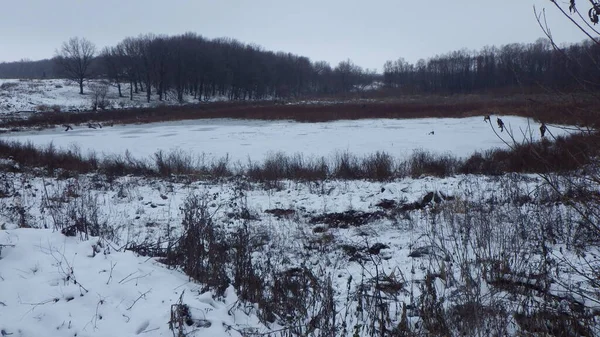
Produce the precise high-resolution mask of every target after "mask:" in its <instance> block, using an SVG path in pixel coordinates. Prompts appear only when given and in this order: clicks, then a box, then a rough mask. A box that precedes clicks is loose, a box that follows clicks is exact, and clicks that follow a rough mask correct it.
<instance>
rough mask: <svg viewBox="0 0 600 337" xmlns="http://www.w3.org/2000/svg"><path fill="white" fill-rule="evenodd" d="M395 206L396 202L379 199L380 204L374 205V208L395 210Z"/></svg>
mask: <svg viewBox="0 0 600 337" xmlns="http://www.w3.org/2000/svg"><path fill="white" fill-rule="evenodd" d="M396 205H397V203H396V201H395V200H390V199H381V201H380V202H378V203H377V204H375V206H377V207H379V208H383V209H388V210H389V209H393V208H396Z"/></svg>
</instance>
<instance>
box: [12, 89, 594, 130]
mask: <svg viewBox="0 0 600 337" xmlns="http://www.w3.org/2000/svg"><path fill="white" fill-rule="evenodd" d="M578 101H579V102H581V103H577V104H575V103H573V101H564V100H558V99H556V98H551V97H550V98H549V97H547V96H540V95H517V96H485V95H455V96H448V97H446V96H405V97H398V98H389V97H388V98H386V99H381V100H353V101H345V102H338V103H330V102H327V101H314V102H313V103H311V104H307V103H298V104H296V103H293V104H289V103H288V104H282V102H279V101H263V102H217V103H207V104H197V105H187V106H160V107H155V108H144V109H129V110H110V111H100V112H78V113H66V112H63V113H61V112H47V113H43V114H36V115H34V116H32V117H31V118H29V119H26V120H5V121H3V122H0V127H5V128H16V127H51V126H54V125H62V124H82V123H88V122H107V121H109V122H114V123H121V124H131V123H151V122H162V121H174V120H184V119H205V118H237V119H261V120H282V119H283V120H295V121H299V122H324V121H333V120H341V119H365V118H425V117H429V118H443V117H446V118H460V117H471V116H481V115H486V114H500V115H518V116H524V117H532V118H535V119H537V120H543V121H545V122H546V123H561V124H581V125H596V124H598V121H599V120H600V118H598V114H597V112H596V107H595V105H593V102H591V101H590V100H589V99H586V98H585V97H583V98H581V97H578Z"/></svg>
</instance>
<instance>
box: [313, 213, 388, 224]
mask: <svg viewBox="0 0 600 337" xmlns="http://www.w3.org/2000/svg"><path fill="white" fill-rule="evenodd" d="M384 217H385V213H384V212H382V211H376V212H360V211H354V210H350V211H346V212H341V213H325V214H323V215H317V216H315V217H312V218H311V219H310V220H309V223H310V224H326V225H327V226H328V227H329V228H349V227H359V226H362V225H365V224H368V223H370V222H373V221H376V220H379V219H382V218H384Z"/></svg>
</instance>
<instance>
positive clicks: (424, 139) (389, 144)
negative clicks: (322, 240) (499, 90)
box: [1, 116, 568, 163]
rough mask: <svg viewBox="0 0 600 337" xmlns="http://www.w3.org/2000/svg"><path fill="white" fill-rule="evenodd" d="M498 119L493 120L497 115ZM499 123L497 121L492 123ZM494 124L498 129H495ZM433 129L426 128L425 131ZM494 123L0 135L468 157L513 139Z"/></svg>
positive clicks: (141, 149) (169, 126)
mask: <svg viewBox="0 0 600 337" xmlns="http://www.w3.org/2000/svg"><path fill="white" fill-rule="evenodd" d="M502 118H503V120H504V123H505V124H506V127H507V130H509V131H510V132H511V135H512V136H514V138H515V141H517V142H521V141H523V140H524V139H529V140H533V141H536V140H539V137H540V135H539V132H538V131H537V128H538V127H539V125H537V124H535V123H533V122H532V121H531V120H529V119H526V118H521V117H514V116H503V117H502ZM494 123H495V121H494ZM493 127H494V128H496V126H495V124H494V125H493ZM548 129H549V132H550V133H552V134H553V135H555V136H557V135H562V134H565V133H567V132H568V131H566V130H564V129H563V128H562V127H560V126H548ZM496 130H497V128H496ZM432 131H433V132H434V134H429V133H430V132H432ZM497 133H498V136H497V135H496V134H495V133H494V131H493V130H492V129H491V126H490V124H489V123H485V122H483V119H482V118H480V117H471V118H439V119H436V118H423V119H404V120H402V119H364V120H340V121H333V122H324V123H299V122H293V121H262V120H232V119H203V120H186V121H176V122H164V123H152V124H139V125H115V126H114V127H104V128H102V129H90V128H87V127H86V126H84V125H82V126H75V127H74V129H73V130H71V131H68V132H65V131H64V129H63V128H60V127H59V128H55V129H47V130H42V131H25V132H17V133H5V134H3V135H2V136H1V137H2V138H4V139H10V140H17V141H31V142H32V143H34V144H36V145H41V146H42V145H47V144H48V143H50V142H52V143H53V144H54V145H55V146H58V147H62V148H69V147H71V146H73V145H77V147H78V148H79V149H81V150H83V151H90V150H91V151H95V152H96V153H104V154H123V153H124V152H125V151H126V150H129V151H130V152H131V153H132V154H133V155H134V157H137V158H147V157H149V156H152V155H153V154H154V153H155V152H156V151H157V150H164V151H170V150H177V149H179V150H183V151H184V152H188V153H191V154H194V155H196V156H202V157H203V158H205V159H218V158H223V157H225V156H228V157H229V159H230V160H232V161H233V162H236V161H240V162H242V163H245V162H247V161H248V159H251V160H255V161H260V160H262V159H264V158H265V156H266V155H268V154H269V153H274V152H283V153H285V154H288V155H291V154H295V153H301V154H303V155H304V156H306V157H312V156H318V157H321V156H324V157H326V158H327V157H330V156H333V155H335V154H336V153H340V152H349V153H351V154H355V155H359V156H362V155H367V154H372V153H375V152H376V151H385V152H387V153H388V154H390V155H392V156H394V157H397V158H400V159H402V158H406V157H407V156H408V155H410V154H411V153H412V152H413V151H414V150H415V149H423V150H428V151H431V152H434V153H450V154H452V155H455V156H459V157H467V156H469V155H471V154H472V153H473V152H474V151H483V150H487V149H491V148H497V147H503V148H505V147H506V144H505V143H504V142H509V143H512V140H511V139H510V137H509V136H508V132H507V131H505V132H499V131H497Z"/></svg>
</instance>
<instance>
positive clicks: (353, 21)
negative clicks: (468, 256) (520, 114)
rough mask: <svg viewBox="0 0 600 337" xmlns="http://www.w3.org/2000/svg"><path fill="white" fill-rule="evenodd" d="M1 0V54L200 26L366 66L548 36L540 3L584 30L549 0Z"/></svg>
mask: <svg viewBox="0 0 600 337" xmlns="http://www.w3.org/2000/svg"><path fill="white" fill-rule="evenodd" d="M564 1H565V2H566V0H564ZM2 2H3V3H2V7H1V8H0V9H1V11H0V61H16V60H20V59H23V58H28V59H32V60H37V59H43V58H49V57H52V56H53V55H54V51H55V50H56V49H57V48H58V47H59V46H60V44H61V43H62V42H63V41H66V40H67V39H69V38H70V37H73V36H81V37H85V38H87V39H89V40H91V41H92V42H94V43H95V44H96V45H97V46H98V47H99V48H102V47H104V46H112V45H115V44H116V43H118V42H119V41H121V40H122V39H123V38H125V37H127V36H137V35H139V34H145V33H155V34H169V35H173V34H181V33H185V32H196V33H199V34H201V35H203V36H205V37H208V38H216V37H231V38H235V39H237V40H240V41H241V42H245V43H254V44H258V45H261V46H263V47H264V48H266V49H269V50H275V51H279V50H281V51H286V52H292V53H295V54H300V55H304V56H308V57H310V58H311V60H313V61H319V60H324V61H328V62H330V63H331V64H332V66H335V65H336V64H337V63H338V62H339V61H342V60H345V59H348V58H350V59H351V60H352V61H354V63H356V64H358V65H360V66H362V67H365V68H377V69H378V70H381V68H382V66H383V63H384V62H385V61H386V60H395V59H398V58H399V57H404V58H405V59H406V60H407V61H409V62H415V61H417V60H418V59H419V58H425V59H426V58H428V57H431V56H434V55H436V54H441V53H445V52H448V51H452V50H457V49H461V48H467V49H479V48H481V47H483V46H485V45H497V46H499V45H502V44H507V43H513V42H533V41H535V40H536V39H538V38H540V37H542V36H543V33H542V31H541V30H540V28H539V27H538V25H537V22H536V20H535V16H534V14H533V6H534V5H535V6H536V7H537V8H538V9H540V10H541V9H542V8H546V9H547V16H548V22H549V24H550V26H551V28H552V32H553V34H554V36H555V38H556V40H558V41H559V42H579V41H581V40H583V36H582V34H581V33H579V32H578V31H576V29H575V28H574V27H572V25H570V24H569V23H568V22H567V21H566V19H564V18H562V17H561V16H560V15H558V12H557V10H556V9H555V8H554V7H553V6H552V4H551V3H550V1H549V0H430V1H424V0H412V1H409V0H371V1H364V0H362V1H358V0H294V1H288V0H169V1H165V0H3V1H2ZM581 2H582V3H583V2H584V1H582V0H581ZM585 3H587V2H585ZM585 3H584V4H582V5H585Z"/></svg>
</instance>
